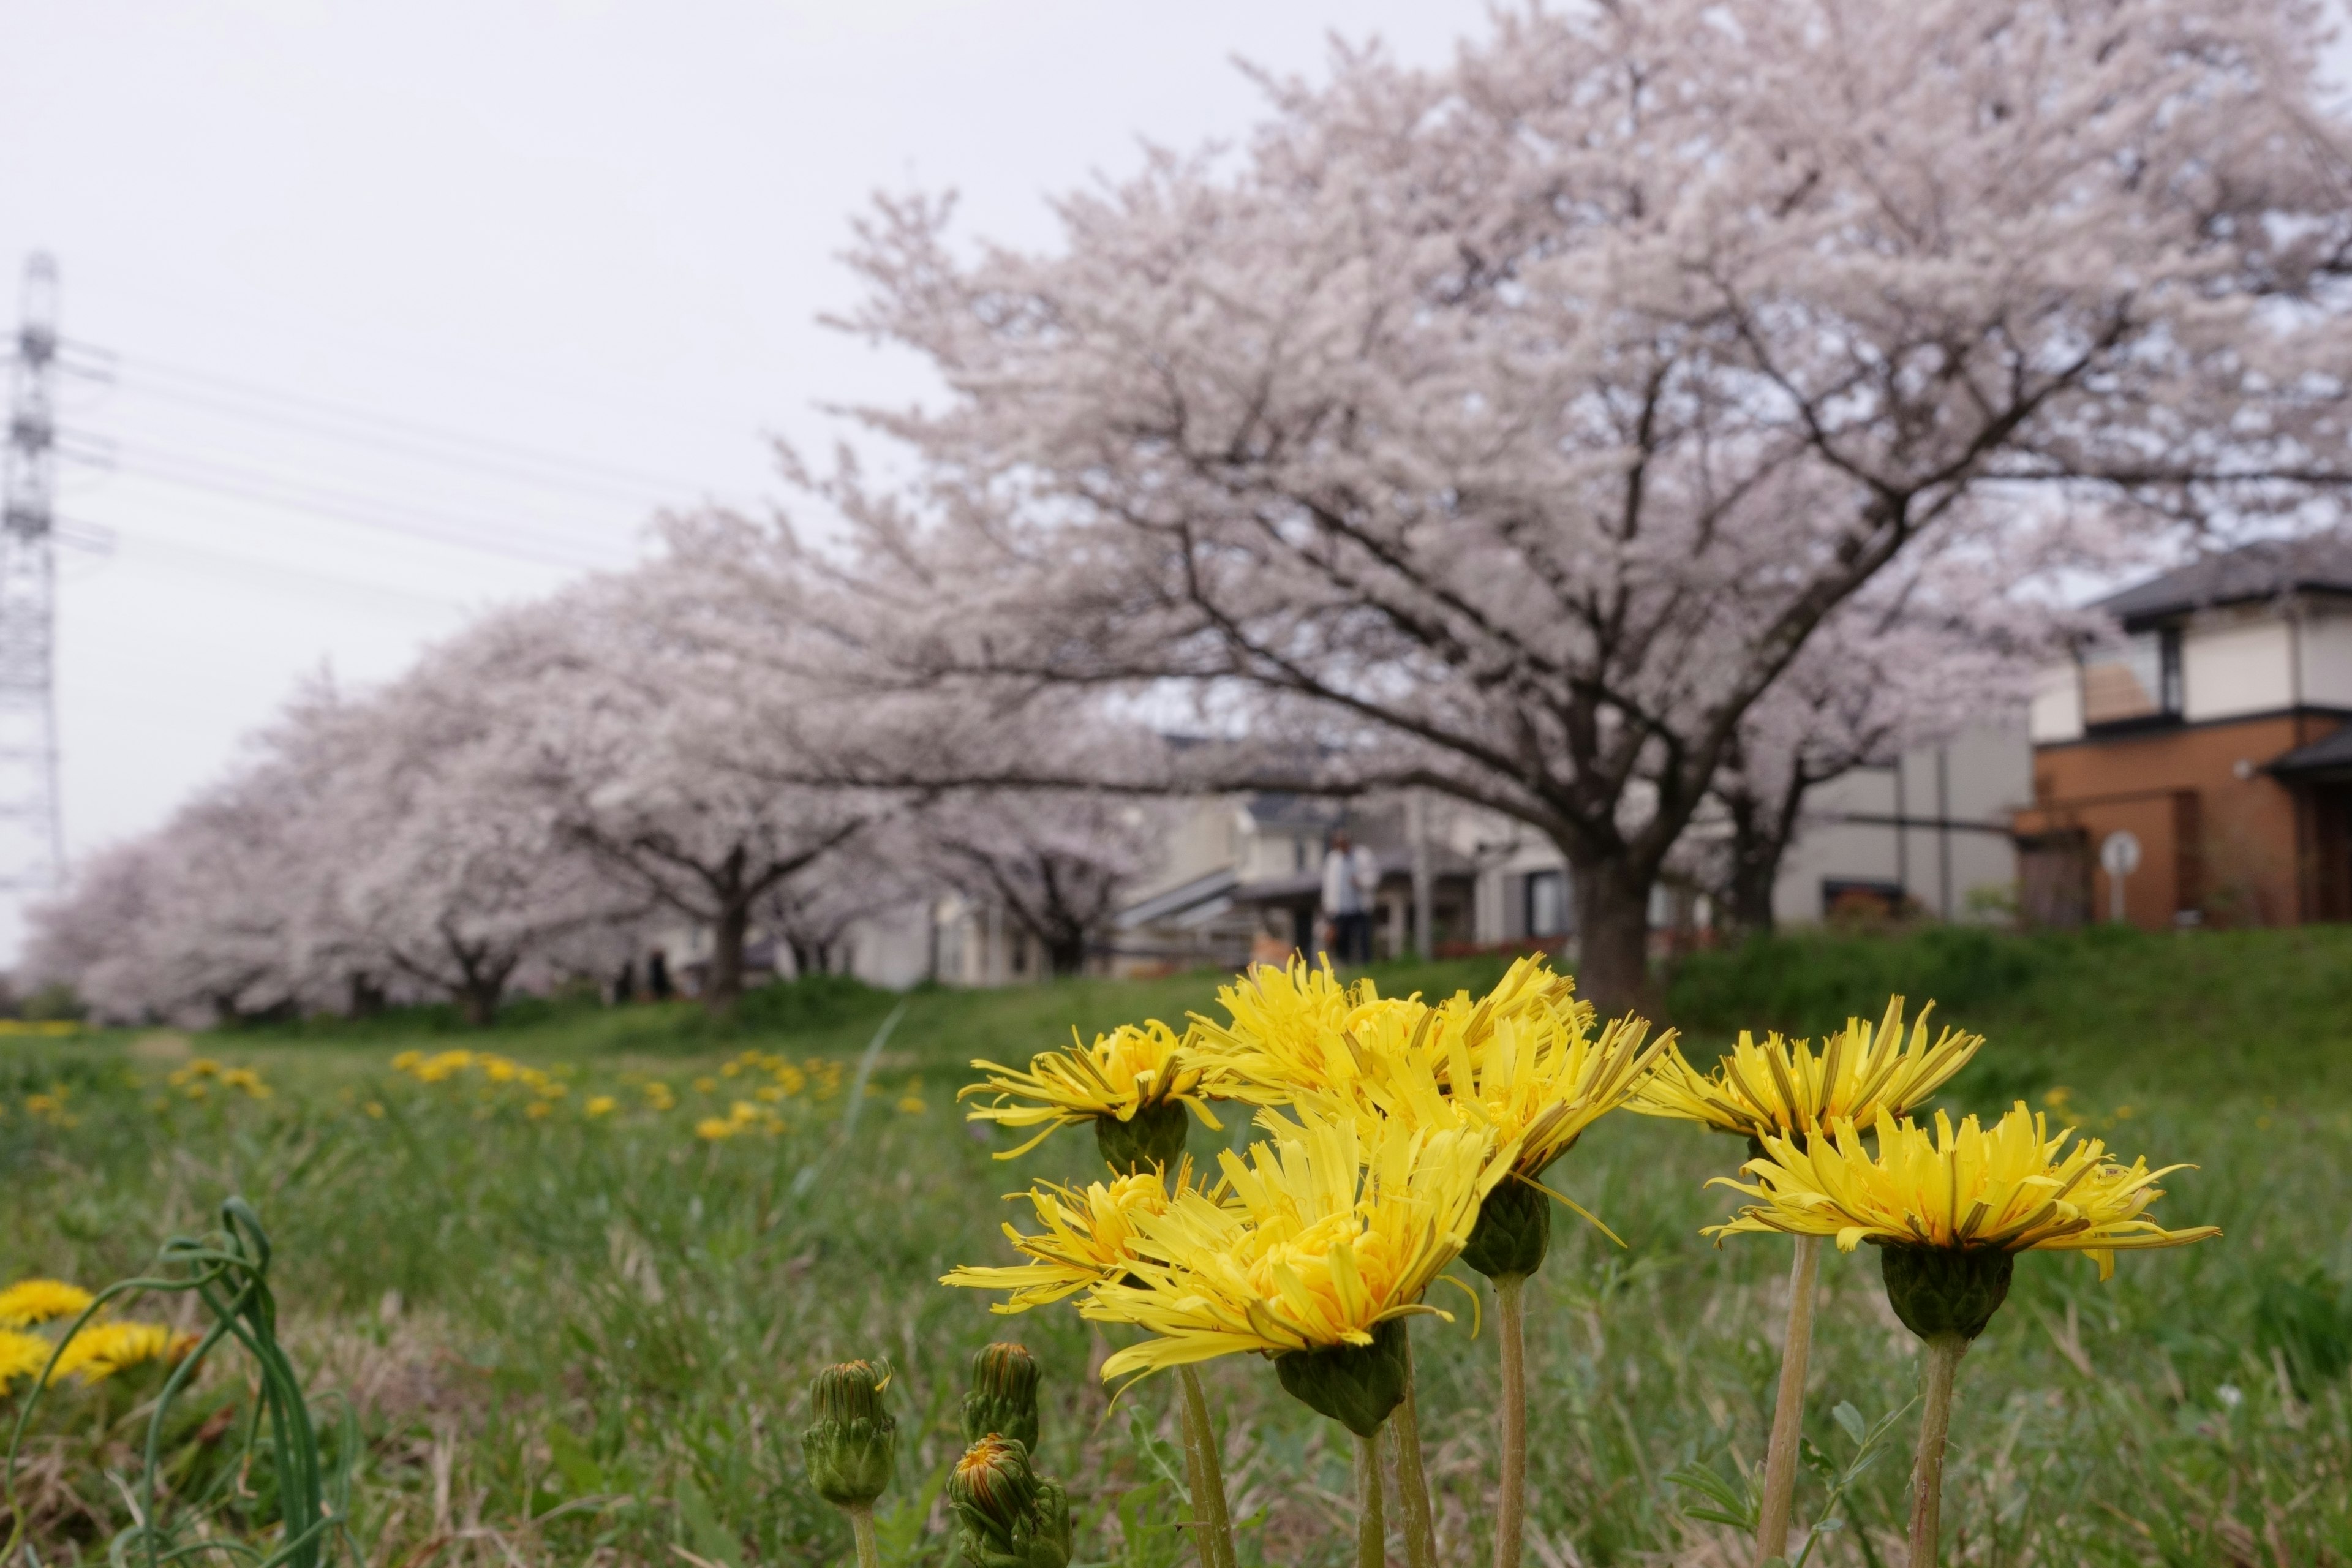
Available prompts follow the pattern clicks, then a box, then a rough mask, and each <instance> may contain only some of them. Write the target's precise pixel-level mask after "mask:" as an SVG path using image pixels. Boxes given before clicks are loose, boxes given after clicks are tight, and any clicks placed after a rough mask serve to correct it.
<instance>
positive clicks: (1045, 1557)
mask: <svg viewBox="0 0 2352 1568" xmlns="http://www.w3.org/2000/svg"><path fill="white" fill-rule="evenodd" d="M948 1501H949V1502H950V1504H952V1505H953V1507H954V1509H955V1514H956V1523H957V1526H958V1530H957V1539H958V1542H959V1543H960V1544H961V1548H962V1552H963V1561H964V1563H965V1565H966V1568H1069V1561H1070V1500H1069V1495H1068V1494H1067V1493H1066V1492H1065V1491H1064V1490H1063V1489H1062V1487H1061V1484H1060V1483H1059V1482H1057V1481H1054V1480H1051V1479H1047V1478H1045V1477H1044V1476H1040V1475H1039V1474H1037V1472H1036V1471H1035V1470H1034V1469H1033V1468H1031V1466H1030V1463H1029V1450H1028V1448H1027V1447H1026V1446H1024V1444H1022V1443H1020V1442H1019V1441H1017V1440H1016V1439H1014V1438H1011V1437H1006V1436H999V1435H996V1434H993V1433H992V1434H991V1435H989V1436H985V1437H982V1438H981V1440H980V1441H979V1442H977V1443H974V1444H973V1445H972V1446H971V1447H969V1448H967V1449H965V1450H964V1453H963V1458H960V1459H958V1460H957V1461H956V1463H955V1468H953V1469H952V1470H950V1471H949V1472H948Z"/></svg>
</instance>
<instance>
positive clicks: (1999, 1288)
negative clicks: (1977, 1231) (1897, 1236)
mask: <svg viewBox="0 0 2352 1568" xmlns="http://www.w3.org/2000/svg"><path fill="white" fill-rule="evenodd" d="M1878 1262H1879V1272H1880V1273H1881V1274H1882V1275H1884V1276H1885V1279H1886V1303H1887V1305H1888V1306H1890V1307H1893V1308H1894V1309H1895V1316H1896V1317H1898V1318H1900V1319H1902V1320H1903V1326H1904V1327H1905V1328H1906V1329H1909V1330H1910V1331H1912V1332H1913V1333H1915V1334H1916V1335H1918V1336H1919V1337H1920V1338H1921V1339H1923V1340H1933V1339H1936V1338H1937V1337H1938V1336H1939V1335H1943V1334H1958V1336H1959V1337H1960V1338H1961V1339H1963V1340H1973V1339H1975V1338H1976V1337H1977V1336H1978V1335H1979V1334H1980V1333H1983V1332H1984V1331H1985V1325H1986V1324H1987V1323H1990V1322H1991V1321H1992V1315H1993V1314H1994V1313H1995V1312H1997V1311H1999V1310H2000V1304H2001V1302H2003V1301H2004V1300H2008V1299H2009V1279H2010V1276H2011V1273H2013V1272H2015V1270H2016V1268H2017V1255H2016V1254H2015V1253H2013V1252H2008V1251H2004V1250H2002V1249H2001V1248H2000V1247H1969V1248H1967V1249H1965V1250H1963V1249H1961V1248H1958V1247H1903V1246H1899V1245H1895V1244H1893V1243H1888V1244H1886V1245H1884V1246H1882V1247H1880V1248H1879V1258H1878Z"/></svg>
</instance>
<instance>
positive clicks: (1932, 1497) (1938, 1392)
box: [1910, 1334, 1969, 1568]
mask: <svg viewBox="0 0 2352 1568" xmlns="http://www.w3.org/2000/svg"><path fill="white" fill-rule="evenodd" d="M1968 1353H1969V1342H1968V1341H1967V1340H1965V1339H1963V1338H1961V1337H1960V1336H1959V1335H1958V1334H1937V1335H1936V1336H1934V1337H1933V1338H1931V1339H1930V1340H1928V1341H1927V1368H1926V1375H1925V1384H1926V1385H1925V1387H1924V1388H1923V1389H1922V1390H1921V1391H1920V1396H1919V1404H1920V1411H1919V1457H1918V1458H1917V1459H1916V1461H1915V1462H1914V1463H1913V1465H1912V1467H1911V1563H1910V1568H1936V1548H1937V1536H1938V1535H1940V1534H1941V1533H1942V1528H1943V1510H1944V1440H1945V1439H1946V1438H1947V1437H1948V1436H1951V1431H1952V1380H1953V1378H1954V1376H1955V1374H1957V1373H1958V1371H1959V1370H1960V1358H1961V1357H1962V1356H1964V1355H1966V1354H1968Z"/></svg>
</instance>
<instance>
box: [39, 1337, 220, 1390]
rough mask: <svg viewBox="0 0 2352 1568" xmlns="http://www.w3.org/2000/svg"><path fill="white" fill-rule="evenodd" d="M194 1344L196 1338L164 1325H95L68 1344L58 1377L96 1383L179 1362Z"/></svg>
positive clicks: (59, 1362) (62, 1357)
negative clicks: (142, 1366)
mask: <svg viewBox="0 0 2352 1568" xmlns="http://www.w3.org/2000/svg"><path fill="white" fill-rule="evenodd" d="M195 1342H196V1336H195V1335H194V1334H191V1333H183V1332H177V1331H173V1330H172V1329H168V1328H166V1327H164V1326H163V1324H161V1323H92V1324H91V1325H90V1326H89V1327H88V1328H86V1329H84V1330H82V1331H81V1332H79V1333H78V1334H76V1335H75V1336H74V1337H73V1338H72V1339H70V1340H68V1341H67V1342H66V1348H65V1350H64V1352H62V1353H61V1354H60V1355H59V1356H58V1370H57V1372H56V1373H55V1376H56V1377H63V1376H65V1375H66V1374H67V1373H79V1376H80V1377H81V1380H82V1381H83V1382H84V1383H96V1382H98V1381H99V1380H100V1379H101V1378H106V1377H111V1376H113V1375H114V1374H115V1373H118V1372H121V1371H124V1370H125V1369H127V1368H130V1367H134V1366H138V1365H140V1364H142V1363H145V1362H151V1361H177V1360H179V1359H180V1358H181V1357H182V1356H184V1355H185V1354H187V1353H188V1352H189V1350H190V1349H192V1348H193V1347H194V1344H195Z"/></svg>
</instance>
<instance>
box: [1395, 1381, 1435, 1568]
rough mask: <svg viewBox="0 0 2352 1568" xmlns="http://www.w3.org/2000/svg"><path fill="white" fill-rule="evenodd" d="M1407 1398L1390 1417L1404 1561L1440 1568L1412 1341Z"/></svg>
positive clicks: (1420, 1567)
mask: <svg viewBox="0 0 2352 1568" xmlns="http://www.w3.org/2000/svg"><path fill="white" fill-rule="evenodd" d="M1404 1368H1405V1375H1404V1398H1403V1400H1402V1402H1401V1403H1399V1405H1397V1407H1396V1411H1395V1413H1394V1414H1393V1415H1391V1416H1390V1417H1389V1439H1390V1441H1391V1443H1393V1444H1394V1445H1395V1446H1396V1476H1397V1513H1398V1515H1399V1517H1400V1518H1401V1520H1402V1522H1403V1525H1404V1560H1405V1561H1406V1562H1407V1563H1411V1564H1412V1568H1437V1527H1436V1523H1435V1521H1433V1520H1432V1519H1431V1518H1430V1513H1429V1475H1428V1472H1427V1470H1426V1469H1425V1468H1424V1467H1423V1463H1422V1454H1421V1415H1420V1413H1419V1412H1418V1411H1417V1410H1416V1409H1415V1408H1414V1404H1413V1389H1412V1380H1413V1373H1412V1339H1411V1337H1410V1336H1407V1338H1406V1339H1405V1342H1404Z"/></svg>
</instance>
